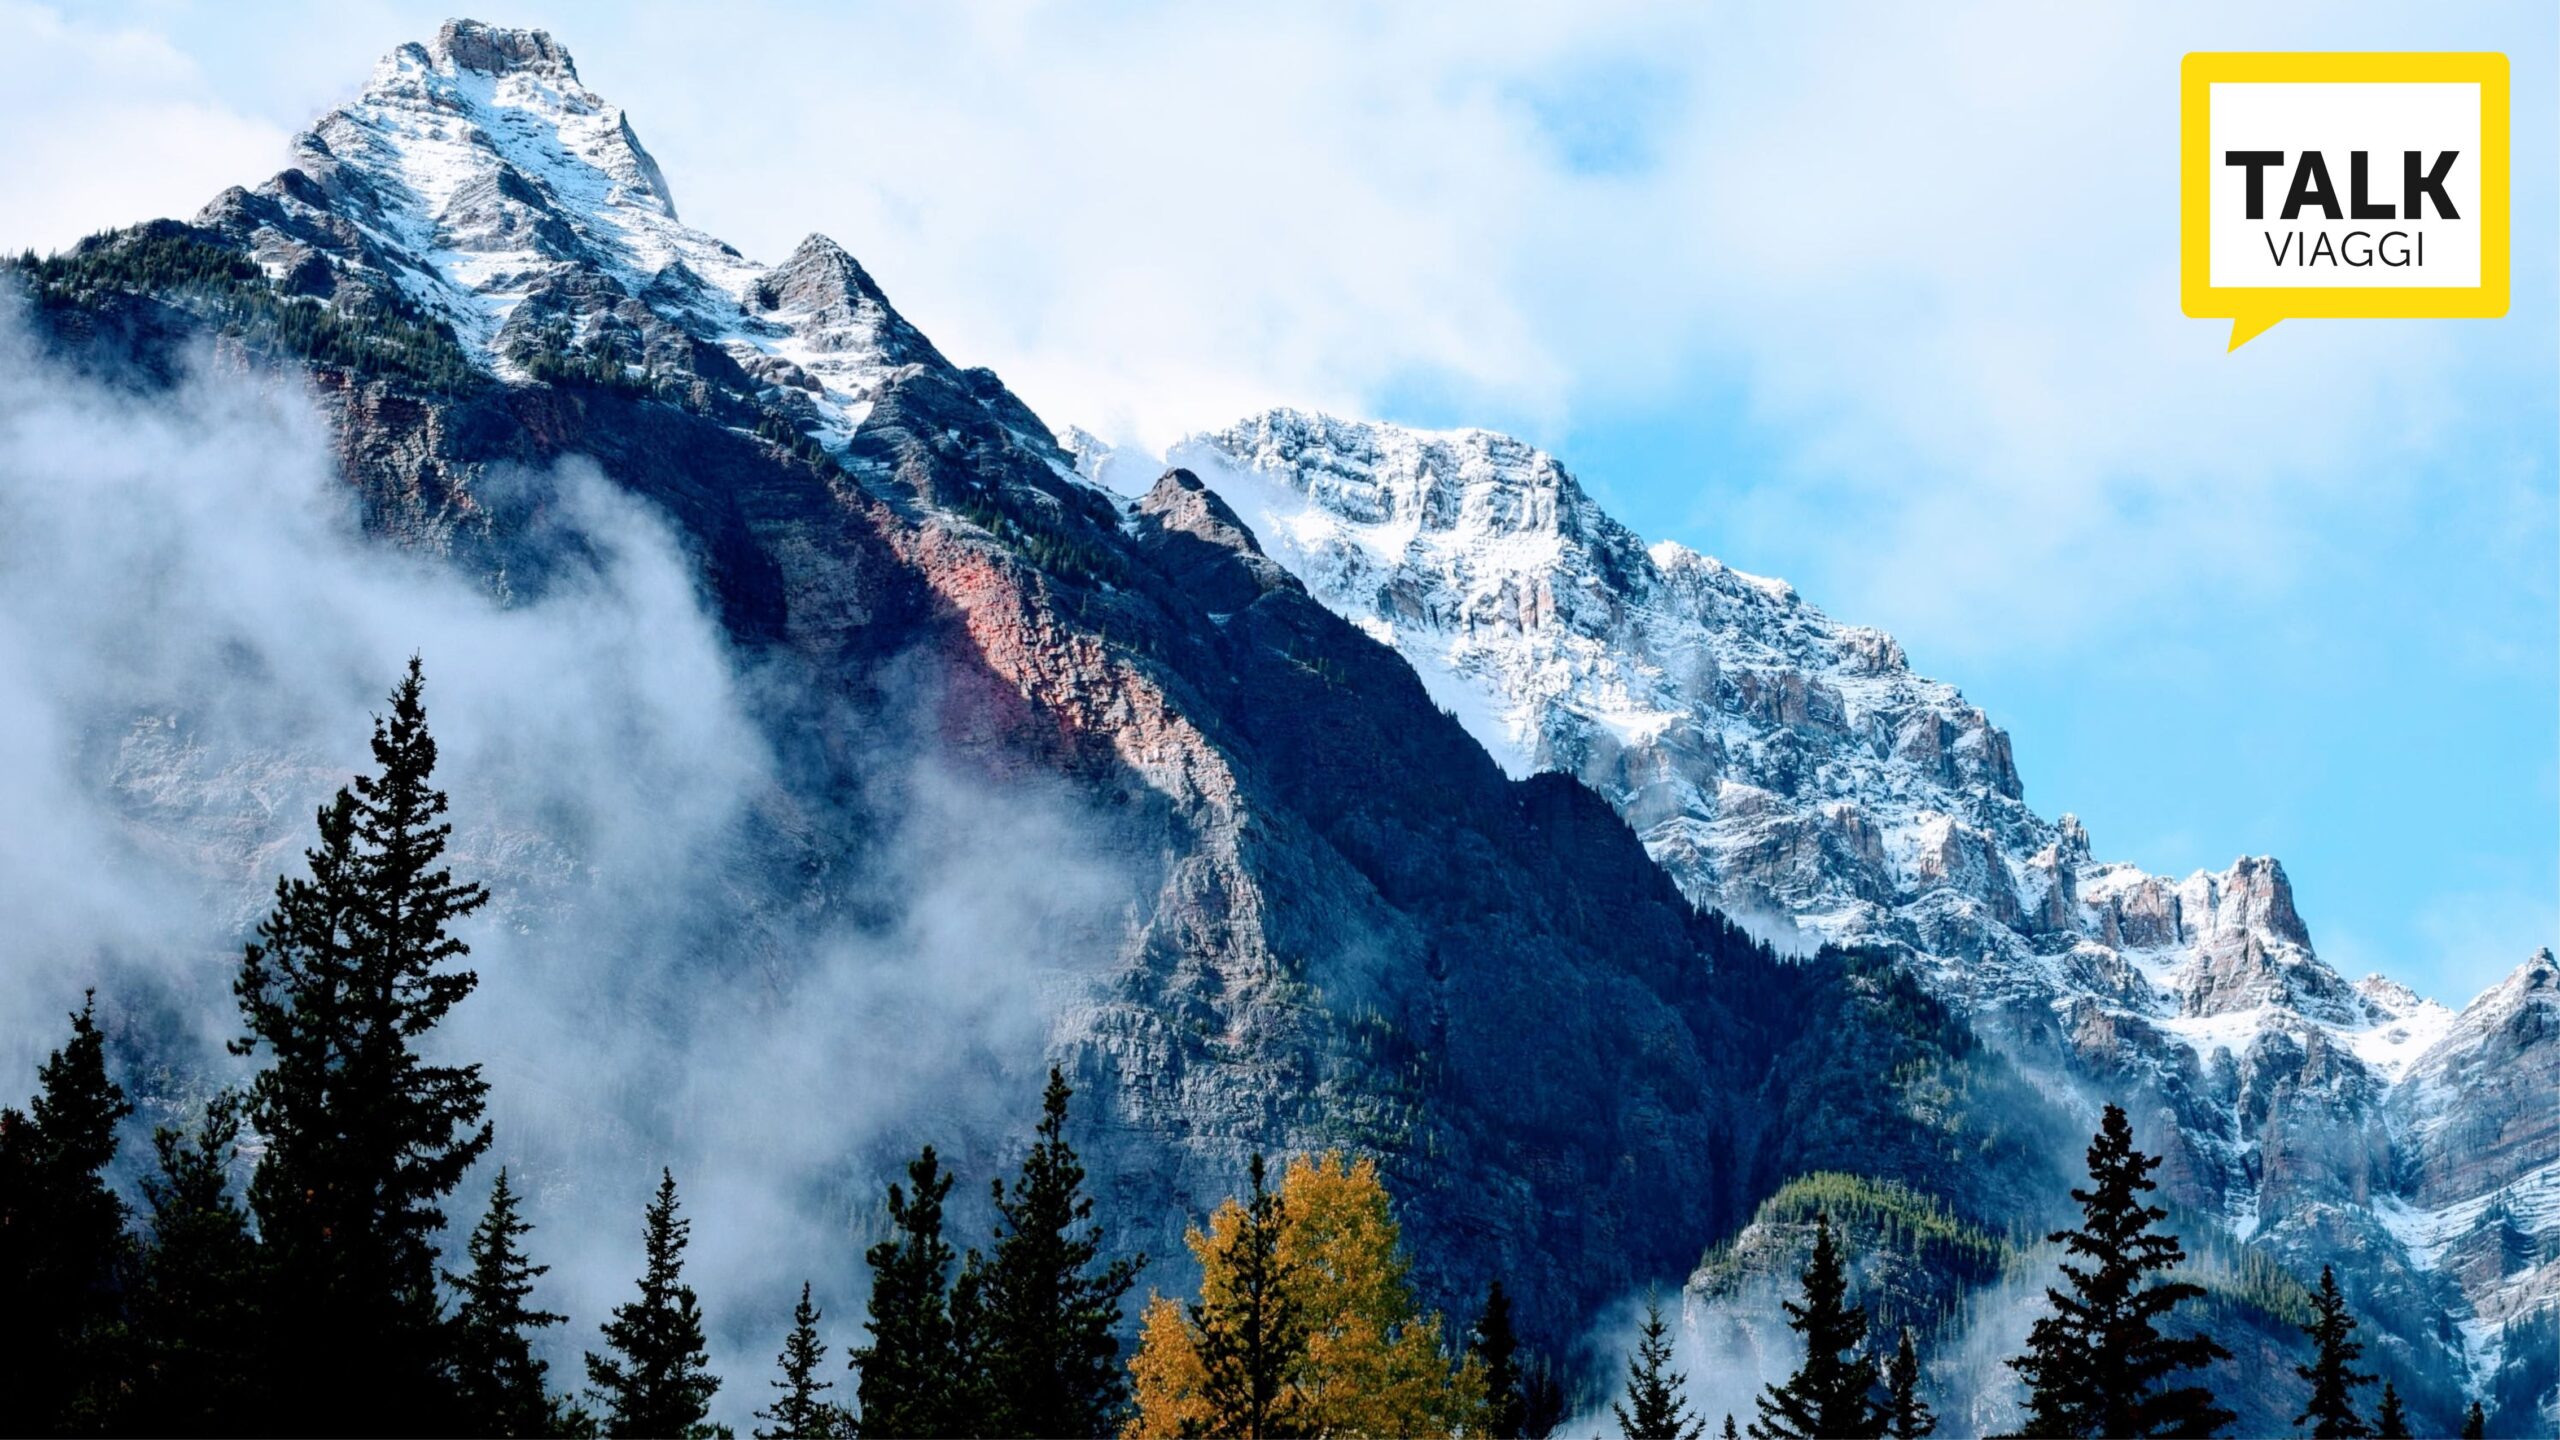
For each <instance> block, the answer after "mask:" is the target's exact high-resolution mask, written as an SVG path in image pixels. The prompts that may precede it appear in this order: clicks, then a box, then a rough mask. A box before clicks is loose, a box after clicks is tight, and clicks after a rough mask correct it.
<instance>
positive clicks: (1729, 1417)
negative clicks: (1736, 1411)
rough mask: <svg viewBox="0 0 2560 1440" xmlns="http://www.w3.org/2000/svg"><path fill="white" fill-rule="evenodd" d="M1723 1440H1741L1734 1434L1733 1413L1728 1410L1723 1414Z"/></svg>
mask: <svg viewBox="0 0 2560 1440" xmlns="http://www.w3.org/2000/svg"><path fill="white" fill-rule="evenodd" d="M1723 1440H1742V1437H1741V1436H1739V1435H1737V1434H1735V1433H1734V1430H1733V1412H1732V1411H1730V1410H1728V1411H1726V1412H1725V1417H1724V1436H1723Z"/></svg>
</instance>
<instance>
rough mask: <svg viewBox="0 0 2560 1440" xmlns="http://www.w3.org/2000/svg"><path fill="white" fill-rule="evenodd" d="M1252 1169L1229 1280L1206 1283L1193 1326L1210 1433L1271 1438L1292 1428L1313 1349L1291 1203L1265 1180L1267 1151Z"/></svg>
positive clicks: (1227, 1253) (1227, 1256)
mask: <svg viewBox="0 0 2560 1440" xmlns="http://www.w3.org/2000/svg"><path fill="white" fill-rule="evenodd" d="M1245 1173H1246V1176H1247V1179H1248V1182H1249V1189H1248V1191H1247V1195H1246V1199H1245V1203H1244V1206H1243V1210H1242V1214H1241V1216H1240V1223H1239V1224H1238V1225H1237V1226H1236V1227H1235V1232H1234V1235H1233V1237H1232V1239H1231V1241H1230V1243H1229V1244H1228V1245H1226V1246H1225V1247H1224V1250H1223V1253H1222V1255H1221V1258H1222V1259H1223V1260H1224V1261H1225V1262H1226V1266H1227V1269H1228V1271H1229V1283H1228V1284H1227V1285H1226V1286H1225V1287H1223V1288H1222V1289H1221V1290H1220V1291H1219V1292H1218V1293H1216V1294H1211V1293H1210V1292H1209V1290H1208V1288H1207V1287H1205V1286H1204V1287H1202V1293H1201V1296H1200V1299H1199V1300H1198V1301H1197V1302H1196V1303H1194V1304H1193V1305H1192V1306H1191V1309H1190V1316H1191V1331H1192V1334H1193V1336H1194V1338H1195V1341H1196V1345H1197V1348H1198V1351H1199V1356H1200V1368H1201V1372H1202V1373H1201V1398H1202V1400H1203V1401H1204V1402H1205V1403H1206V1407H1207V1410H1208V1414H1209V1415H1210V1416H1211V1417H1213V1418H1212V1420H1211V1423H1210V1425H1209V1426H1208V1433H1211V1434H1215V1435H1223V1436H1233V1437H1236V1440H1267V1437H1270V1436H1273V1435H1279V1434H1284V1433H1287V1431H1286V1425H1287V1417H1288V1410H1287V1401H1288V1399H1289V1381H1290V1372H1291V1371H1292V1370H1293V1369H1295V1368H1296V1366H1297V1364H1298V1363H1299V1359H1300V1357H1301V1356H1302V1355H1304V1353H1305V1350H1306V1343H1307V1328H1308V1326H1307V1316H1306V1314H1305V1313H1304V1311H1303V1309H1302V1308H1301V1306H1300V1305H1299V1303H1298V1296H1297V1295H1296V1293H1295V1290H1294V1287H1293V1286H1292V1285H1291V1283H1290V1282H1291V1281H1292V1279H1293V1278H1295V1277H1294V1275H1293V1267H1292V1266H1291V1265H1290V1264H1289V1261H1288V1258H1287V1257H1286V1256H1285V1255H1284V1254H1282V1252H1281V1240H1282V1236H1283V1233H1284V1231H1285V1229H1286V1225H1287V1219H1288V1207H1287V1205H1286V1203H1285V1202H1284V1201H1283V1200H1282V1198H1281V1197H1280V1195H1279V1194H1278V1193H1276V1192H1274V1191H1273V1190H1272V1189H1270V1187H1269V1186H1268V1185H1267V1184H1266V1183H1265V1179H1266V1175H1265V1171H1264V1169H1263V1163H1262V1154H1261V1152H1259V1151H1256V1152H1255V1153H1254V1156H1253V1159H1252V1161H1251V1163H1250V1164H1249V1165H1248V1166H1247V1167H1246V1172H1245Z"/></svg>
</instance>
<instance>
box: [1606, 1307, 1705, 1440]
mask: <svg viewBox="0 0 2560 1440" xmlns="http://www.w3.org/2000/svg"><path fill="white" fill-rule="evenodd" d="M1670 1329H1671V1327H1670V1326H1669V1325H1668V1324H1667V1323H1666V1322H1665V1321H1664V1320H1663V1318H1662V1305H1661V1302H1660V1301H1657V1300H1655V1299H1654V1298H1653V1297H1652V1296H1650V1295H1648V1296H1646V1297H1645V1302H1644V1326H1643V1328H1642V1330H1641V1331H1639V1332H1638V1333H1639V1335H1640V1337H1641V1338H1639V1339H1638V1340H1637V1341H1636V1353H1635V1354H1634V1355H1632V1356H1630V1357H1629V1358H1628V1360H1627V1398H1626V1399H1625V1401H1624V1402H1622V1403H1621V1402H1613V1403H1612V1404H1611V1405H1610V1407H1609V1408H1610V1409H1612V1410H1615V1411H1616V1412H1617V1413H1618V1433H1619V1434H1620V1435H1623V1436H1625V1437H1626V1440H1698V1437H1700V1436H1702V1435H1704V1434H1706V1433H1707V1422H1706V1421H1704V1420H1700V1419H1693V1418H1691V1416H1690V1414H1689V1401H1688V1398H1687V1397H1686V1396H1684V1395H1683V1394H1682V1393H1681V1387H1682V1386H1684V1385H1686V1384H1687V1383H1688V1381H1689V1377H1688V1376H1686V1375H1683V1374H1681V1373H1680V1372H1679V1371H1677V1370H1674V1369H1672V1368H1671V1341H1670V1340H1669V1339H1668V1338H1667V1336H1668V1335H1669V1333H1670Z"/></svg>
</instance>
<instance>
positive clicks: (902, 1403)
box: [853, 1145, 977, 1437]
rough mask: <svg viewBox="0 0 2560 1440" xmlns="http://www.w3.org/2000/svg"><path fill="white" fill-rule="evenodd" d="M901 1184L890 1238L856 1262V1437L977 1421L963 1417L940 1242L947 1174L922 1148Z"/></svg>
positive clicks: (965, 1430) (947, 1253)
mask: <svg viewBox="0 0 2560 1440" xmlns="http://www.w3.org/2000/svg"><path fill="white" fill-rule="evenodd" d="M907 1179H908V1180H909V1182H910V1183H912V1184H913V1185H914V1187H915V1188H914V1191H913V1192H912V1194H910V1193H909V1192H908V1191H906V1190H902V1189H900V1188H899V1187H898V1186H897V1185H896V1184H895V1183H894V1182H893V1183H892V1184H891V1185H890V1186H889V1226H890V1229H891V1231H892V1232H893V1233H892V1235H891V1237H890V1238H889V1239H886V1240H883V1241H881V1242H880V1243H879V1244H877V1245H874V1246H872V1247H871V1248H870V1250H869V1251H868V1252H866V1253H865V1255H864V1257H863V1258H864V1259H865V1260H867V1261H868V1262H869V1263H870V1266H871V1315H870V1318H869V1319H868V1320H866V1321H865V1322H864V1324H863V1328H864V1329H865V1330H868V1331H869V1332H870V1333H871V1343H870V1344H868V1345H865V1346H862V1347H861V1348H859V1349H857V1350H855V1351H854V1352H853V1368H854V1369H855V1370H856V1371H859V1372H860V1373H861V1379H860V1381H859V1382H857V1384H856V1386H855V1394H856V1395H857V1397H858V1398H859V1399H860V1401H861V1405H862V1414H861V1421H860V1424H861V1429H862V1433H863V1434H864V1435H867V1436H875V1437H877V1436H923V1435H967V1434H972V1433H974V1432H975V1430H976V1428H977V1427H976V1425H975V1419H976V1417H975V1416H974V1415H971V1414H968V1413H965V1412H966V1410H967V1409H968V1408H969V1407H968V1406H967V1405H966V1403H965V1401H966V1398H967V1389H968V1386H967V1376H966V1375H965V1374H964V1367H963V1365H962V1363H961V1350H960V1337H959V1335H958V1332H957V1331H956V1329H955V1327H954V1326H953V1324H952V1319H951V1305H950V1296H949V1294H948V1281H949V1277H950V1273H951V1262H952V1258H953V1257H952V1253H951V1245H950V1243H949V1242H948V1241H946V1240H944V1239H943V1238H942V1203H943V1201H944V1199H945V1198H947V1197H948V1196H949V1195H950V1193H951V1177H950V1176H948V1175H946V1174H944V1173H942V1164H941V1161H940V1160H939V1159H937V1158H936V1157H935V1155H934V1153H933V1147H932V1146H930V1145H927V1146H926V1147H924V1151H923V1153H922V1154H920V1155H918V1156H917V1157H916V1158H915V1159H914V1160H913V1161H910V1162H909V1163H908V1165H907ZM966 1303H969V1302H965V1301H964V1304H966Z"/></svg>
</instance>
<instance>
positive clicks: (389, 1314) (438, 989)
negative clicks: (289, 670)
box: [232, 658, 490, 1432]
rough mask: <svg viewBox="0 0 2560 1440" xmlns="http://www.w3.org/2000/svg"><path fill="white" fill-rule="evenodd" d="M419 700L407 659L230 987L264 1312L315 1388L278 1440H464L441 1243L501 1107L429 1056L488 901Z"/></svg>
mask: <svg viewBox="0 0 2560 1440" xmlns="http://www.w3.org/2000/svg"><path fill="white" fill-rule="evenodd" d="M423 686H424V680H423V678H422V676H421V673H420V668H419V664H418V661H417V660H416V659H415V658H412V659H411V660H410V662H409V668H408V673H407V675H406V676H405V677H404V678H403V679H402V681H401V683H400V685H399V686H398V687H397V688H396V689H395V690H393V692H392V695H391V714H390V715H389V716H388V717H387V718H384V717H377V718H376V719H375V721H374V730H373V758H374V763H375V766H376V767H377V773H376V774H373V775H360V776H358V777H356V779H355V782H354V784H353V786H352V787H351V788H348V789H342V790H340V791H339V792H338V793H337V795H336V797H335V798H334V799H333V800H332V801H331V802H330V803H329V804H328V805H326V806H324V807H322V808H321V810H320V811H319V816H318V828H319V843H318V844H317V845H316V846H314V847H313V848H312V849H310V850H308V851H305V852H304V856H305V859H306V861H307V862H308V864H309V869H310V875H309V878H307V879H295V878H292V877H289V876H288V877H283V878H280V879H278V880H277V882H276V898H275V906H274V909H273V910H272V911H271V912H270V913H269V915H268V916H267V918H266V920H265V921H264V922H263V923H261V924H260V925H259V927H258V938H257V940H256V941H254V942H252V943H251V944H250V945H249V946H248V947H247V949H246V951H245V952H244V953H243V955H242V958H241V965H240V974H239V976H238V978H237V979H236V980H235V981H234V982H233V986H232V989H233V992H234V993H235V994H236V995H237V996H238V998H239V1001H240V1008H241V1013H242V1016H243V1018H244V1020H245V1021H246V1026H247V1030H248V1034H247V1035H246V1036H244V1037H243V1038H241V1039H240V1040H238V1041H235V1042H234V1043H233V1049H234V1050H235V1051H237V1052H238V1053H240V1054H243V1055H248V1054H256V1053H259V1052H260V1051H262V1050H263V1051H264V1052H265V1053H266V1054H267V1055H268V1057H269V1059H268V1065H267V1068H266V1069H265V1070H263V1071H261V1072H260V1073H259V1074H258V1076H257V1077H256V1079H255V1080H253V1081H252V1082H251V1085H250V1088H249V1115H248V1119H249V1121H250V1123H251V1124H252V1125H254V1126H255V1127H256V1129H257V1130H258V1132H259V1133H260V1134H261V1135H262V1136H263V1137H265V1139H266V1142H267V1150H266V1153H265V1156H264V1158H262V1159H261V1160H260V1162H259V1165H258V1170H257V1174H256V1176H255V1177H254V1178H253V1179H252V1180H251V1182H250V1188H249V1200H250V1207H251V1209H252V1210H253V1211H254V1212H255V1213H256V1215H257V1218H258V1230H259V1235H260V1238H261V1242H262V1244H263V1246H264V1248H265V1250H266V1253H267V1256H268V1260H269V1266H268V1269H269V1273H270V1277H271V1284H270V1287H269V1293H268V1295H267V1296H266V1298H265V1309H266V1313H267V1315H268V1317H269V1320H270V1324H271V1325H272V1326H273V1327H274V1329H275V1338H276V1340H277V1343H278V1348H279V1353H281V1354H288V1355H292V1356H294V1357H296V1361H295V1364H296V1368H297V1371H298V1372H299V1374H300V1376H301V1377H303V1378H300V1379H298V1380H297V1382H296V1383H295V1384H293V1385H291V1386H287V1387H281V1388H280V1389H279V1392H278V1400H279V1403H280V1404H281V1405H283V1406H284V1407H286V1408H284V1409H282V1410H280V1412H279V1413H278V1414H277V1415H276V1416H274V1417H273V1419H272V1425H273V1427H274V1428H275V1429H277V1430H280V1431H285V1432H326V1431H338V1430H344V1429H345V1428H347V1427H348V1426H350V1425H353V1424H358V1423H361V1422H362V1421H363V1420H364V1417H381V1418H380V1419H379V1421H378V1422H377V1423H380V1424H385V1425H391V1426H409V1427H415V1428H419V1429H428V1430H432V1429H439V1428H450V1426H449V1423H445V1422H449V1420H450V1417H448V1416H445V1415H443V1414H442V1413H441V1410H440V1407H441V1405H442V1403H443V1401H444V1400H445V1398H446V1397H447V1394H448V1392H449V1389H450V1387H449V1385H448V1384H447V1383H445V1382H446V1380H447V1378H448V1375H449V1359H450V1357H449V1356H447V1355H446V1354H445V1353H443V1352H444V1326H443V1323H442V1313H441V1312H442V1305H441V1297H440V1296H439V1295H438V1293H437V1288H436V1278H437V1268H436V1253H435V1237H436V1234H437V1232H438V1231H439V1230H441V1229H442V1228H443V1225H444V1221H445V1216H444V1212H443V1211H442V1209H440V1208H439V1202H440V1201H441V1200H442V1199H443V1198H444V1197H445V1196H446V1195H448V1194H450V1193H452V1191H453V1188H454V1186H455V1185H457V1184H459V1183H460V1182H461V1179H462V1176H463V1173H464V1172H465V1171H467V1170H468V1169H469V1168H470V1167H471V1165H472V1164H473V1163H474V1162H476V1161H477V1160H478V1159H479V1157H480V1155H481V1153H482V1152H483V1151H485V1150H487V1149H488V1146H489V1139H490V1136H489V1128H488V1126H487V1125H485V1124H483V1123H482V1122H481V1113H482V1110H483V1106H484V1099H485V1096H486V1093H487V1089H488V1087H487V1085H486V1083H485V1082H483V1081H482V1080H481V1078H480V1073H479V1067H478V1066H476V1065H460V1066H454V1065H431V1064H428V1063H427V1062H426V1060H425V1058H424V1056H423V1055H422V1053H421V1050H420V1044H421V1042H422V1041H423V1039H424V1038H425V1037H426V1035H427V1034H428V1032H430V1031H432V1030H433V1029H434V1028H435V1026H436V1025H437V1024H438V1023H439V1022H440V1021H442V1020H443V1019H444V1017H445V1015H446V1014H447V1013H448V1012H450V1011H451V1010H452V1008H453V1007H454V1005H455V1004H457V1003H458V1002H459V1001H461V999H462V998H463V997H464V996H465V995H468V994H469V993H470V992H471V990H472V988H473V986H474V985H475V984H476V983H477V978H476V977H475V976H474V975H473V974H472V973H471V972H470V971H468V970H460V969H455V968H452V967H453V964H454V962H456V961H459V960H460V959H462V958H463V957H464V956H465V955H466V954H467V953H468V951H467V947H466V946H464V944H463V943H462V942H461V941H460V940H458V939H455V938H453V937H452V936H451V935H450V934H448V933H447V930H448V927H449V926H450V925H451V924H452V923H453V922H455V921H457V920H460V919H462V918H463V917H465V916H467V915H469V914H470V913H471V912H473V911H475V910H477V909H479V908H480V906H481V905H483V904H485V903H486V902H487V900H488V892H486V891H485V890H483V889H481V888H480V887H479V886H478V885H476V884H468V883H462V882H458V881H456V880H455V879H454V878H453V876H452V874H451V872H450V871H448V870H446V869H445V868H443V865H442V863H441V862H442V858H443V854H444V849H445V845H446V842H447V840H448V839H449V838H450V836H451V833H452V826H451V825H450V824H448V823H446V822H445V821H444V819H443V818H442V817H443V815H444V811H445V797H444V794H443V792H441V791H438V790H436V789H434V788H433V787H432V785H431V783H430V782H431V778H432V776H433V773H434V770H435V761H436V743H435V739H434V737H433V736H432V735H431V734H430V733H429V732H428V729H427V723H426V712H425V709H424V706H423V705H422V703H421V701H420V695H421V691H422V689H423ZM395 1417H396V1418H395Z"/></svg>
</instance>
